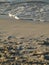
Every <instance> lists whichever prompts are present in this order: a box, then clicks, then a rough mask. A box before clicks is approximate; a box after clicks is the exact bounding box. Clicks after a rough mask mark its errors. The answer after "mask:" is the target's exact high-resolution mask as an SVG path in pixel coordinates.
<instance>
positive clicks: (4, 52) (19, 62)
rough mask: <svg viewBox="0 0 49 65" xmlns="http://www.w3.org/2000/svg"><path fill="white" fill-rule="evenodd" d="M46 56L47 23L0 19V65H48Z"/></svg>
mask: <svg viewBox="0 0 49 65" xmlns="http://www.w3.org/2000/svg"><path fill="white" fill-rule="evenodd" d="M48 54H49V23H42V22H41V23H33V22H30V21H29V22H28V21H24V20H14V19H0V65H29V64H31V65H34V64H35V65H37V64H40V65H42V64H43V65H48V64H49V55H48ZM28 57H29V58H28Z"/></svg>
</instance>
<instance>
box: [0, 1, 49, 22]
mask: <svg viewBox="0 0 49 65" xmlns="http://www.w3.org/2000/svg"><path fill="white" fill-rule="evenodd" d="M11 1H12V0H11ZM11 1H10V2H6V3H1V2H0V15H2V16H3V15H6V16H9V17H13V18H14V19H26V20H27V19H28V20H32V21H41V22H47V21H49V1H48V0H42V1H41V0H39V1H37V0H34V1H30V2H28V1H27V2H26V1H25V2H24V1H23V2H22V3H17V2H18V1H17V2H15V1H14V2H11ZM21 1H22V0H21ZM19 2H20V1H19ZM0 17H1V16H0Z"/></svg>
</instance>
